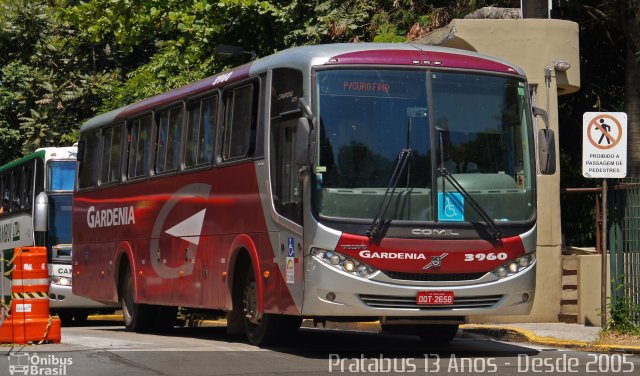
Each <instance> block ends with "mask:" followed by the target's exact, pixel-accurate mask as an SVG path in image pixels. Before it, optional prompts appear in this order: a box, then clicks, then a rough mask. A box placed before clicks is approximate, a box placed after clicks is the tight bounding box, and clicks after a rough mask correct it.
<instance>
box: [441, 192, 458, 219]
mask: <svg viewBox="0 0 640 376" xmlns="http://www.w3.org/2000/svg"><path fill="white" fill-rule="evenodd" d="M438 220H440V221H443V222H463V221H464V197H463V196H462V195H461V194H460V193H457V192H455V193H454V192H447V193H442V192H439V193H438Z"/></svg>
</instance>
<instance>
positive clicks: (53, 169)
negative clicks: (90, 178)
mask: <svg viewBox="0 0 640 376" xmlns="http://www.w3.org/2000/svg"><path fill="white" fill-rule="evenodd" d="M48 166H49V175H48V176H47V187H48V190H49V191H73V186H74V185H75V184H74V183H75V178H76V161H51V162H49V164H48Z"/></svg>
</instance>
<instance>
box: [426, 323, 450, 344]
mask: <svg viewBox="0 0 640 376" xmlns="http://www.w3.org/2000/svg"><path fill="white" fill-rule="evenodd" d="M416 329H417V331H416V332H417V334H418V336H419V337H420V339H421V340H422V342H424V343H426V344H434V345H441V344H445V343H448V342H450V341H451V340H452V339H453V338H454V337H455V336H456V334H457V333H458V325H457V324H447V325H444V324H443V325H421V326H418V327H417V328H416Z"/></svg>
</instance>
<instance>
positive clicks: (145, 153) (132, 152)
mask: <svg viewBox="0 0 640 376" xmlns="http://www.w3.org/2000/svg"><path fill="white" fill-rule="evenodd" d="M150 129H151V116H147V117H144V118H142V119H138V120H135V121H133V122H132V125H131V127H130V128H129V160H128V164H127V171H128V172H127V177H128V178H129V179H133V178H137V177H140V176H145V175H146V173H147V166H149V131H150Z"/></svg>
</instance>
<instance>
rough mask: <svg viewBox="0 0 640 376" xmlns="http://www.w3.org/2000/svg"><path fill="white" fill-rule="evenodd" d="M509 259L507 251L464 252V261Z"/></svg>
mask: <svg viewBox="0 0 640 376" xmlns="http://www.w3.org/2000/svg"><path fill="white" fill-rule="evenodd" d="M506 259H507V254H506V253H505V252H500V253H493V252H490V253H484V252H480V253H465V254H464V261H485V260H487V261H494V260H500V261H504V260H506Z"/></svg>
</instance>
